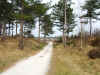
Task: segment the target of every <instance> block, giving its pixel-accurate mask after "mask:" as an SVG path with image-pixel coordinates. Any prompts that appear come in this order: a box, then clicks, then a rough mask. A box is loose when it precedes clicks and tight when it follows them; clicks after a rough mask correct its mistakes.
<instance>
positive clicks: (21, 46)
mask: <svg viewBox="0 0 100 75" xmlns="http://www.w3.org/2000/svg"><path fill="white" fill-rule="evenodd" d="M21 7H22V10H21V15H23V10H24V6H23V1H22V0H21ZM23 25H24V19H23V18H22V17H21V22H20V39H19V49H21V50H23V49H24V41H23Z"/></svg>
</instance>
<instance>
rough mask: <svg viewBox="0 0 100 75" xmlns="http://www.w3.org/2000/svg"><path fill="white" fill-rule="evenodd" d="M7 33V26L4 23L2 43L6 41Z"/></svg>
mask: <svg viewBox="0 0 100 75" xmlns="http://www.w3.org/2000/svg"><path fill="white" fill-rule="evenodd" d="M5 31H6V24H5V23H4V24H3V35H2V38H1V40H2V41H4V40H5V35H6V33H5Z"/></svg>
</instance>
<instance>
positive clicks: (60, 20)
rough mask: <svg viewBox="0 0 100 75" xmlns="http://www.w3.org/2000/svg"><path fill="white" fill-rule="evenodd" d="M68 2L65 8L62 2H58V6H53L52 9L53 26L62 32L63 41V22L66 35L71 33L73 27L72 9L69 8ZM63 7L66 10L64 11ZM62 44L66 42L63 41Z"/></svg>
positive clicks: (61, 0) (62, 0)
mask: <svg viewBox="0 0 100 75" xmlns="http://www.w3.org/2000/svg"><path fill="white" fill-rule="evenodd" d="M68 2H69V1H67V3H66V6H65V3H64V0H60V1H59V2H58V4H56V5H55V6H54V9H53V15H54V20H55V24H56V25H57V26H58V27H59V30H60V31H62V32H63V39H64V33H65V26H64V25H65V22H66V28H67V30H66V34H69V32H72V30H73V28H74V27H75V21H74V14H73V9H72V8H71V4H68ZM65 7H66V9H64V8H65ZM65 10H66V12H65ZM65 13H66V21H65ZM65 38H66V37H65ZM63 42H66V41H65V40H63Z"/></svg>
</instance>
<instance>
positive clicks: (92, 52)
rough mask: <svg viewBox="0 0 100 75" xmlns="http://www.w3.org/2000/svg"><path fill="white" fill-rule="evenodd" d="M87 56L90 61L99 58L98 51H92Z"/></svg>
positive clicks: (99, 51)
mask: <svg viewBox="0 0 100 75" xmlns="http://www.w3.org/2000/svg"><path fill="white" fill-rule="evenodd" d="M88 56H89V58H91V59H96V58H100V49H93V50H91V51H89V52H88Z"/></svg>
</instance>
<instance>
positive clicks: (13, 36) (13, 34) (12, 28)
mask: <svg viewBox="0 0 100 75" xmlns="http://www.w3.org/2000/svg"><path fill="white" fill-rule="evenodd" d="M13 25H14V24H13V23H12V38H13V37H14V33H13V30H14V29H13V28H14V27H13Z"/></svg>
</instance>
